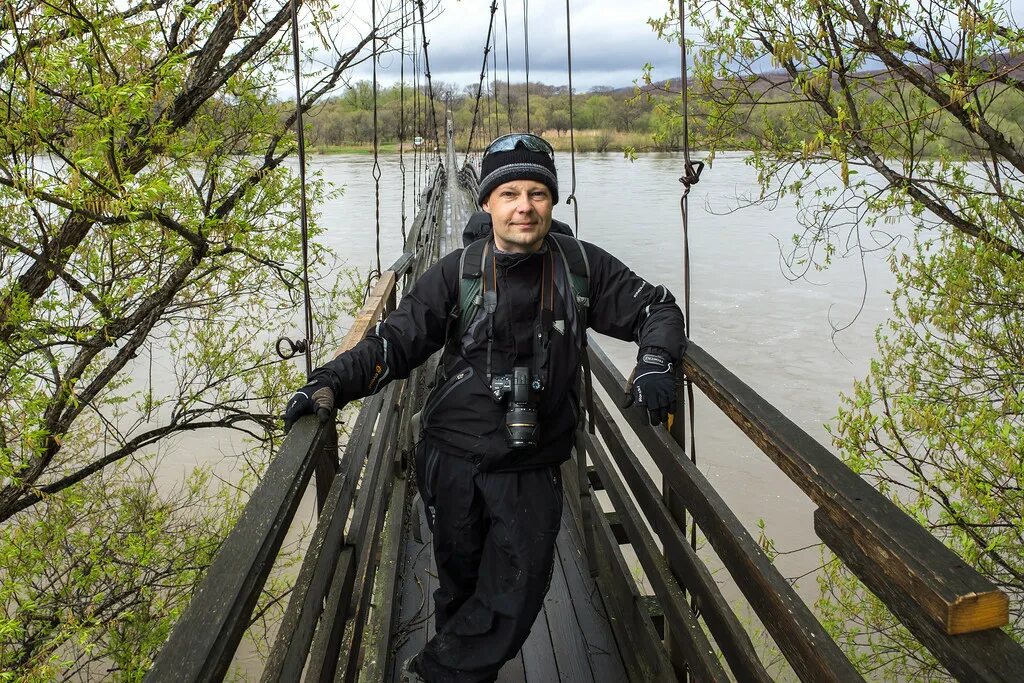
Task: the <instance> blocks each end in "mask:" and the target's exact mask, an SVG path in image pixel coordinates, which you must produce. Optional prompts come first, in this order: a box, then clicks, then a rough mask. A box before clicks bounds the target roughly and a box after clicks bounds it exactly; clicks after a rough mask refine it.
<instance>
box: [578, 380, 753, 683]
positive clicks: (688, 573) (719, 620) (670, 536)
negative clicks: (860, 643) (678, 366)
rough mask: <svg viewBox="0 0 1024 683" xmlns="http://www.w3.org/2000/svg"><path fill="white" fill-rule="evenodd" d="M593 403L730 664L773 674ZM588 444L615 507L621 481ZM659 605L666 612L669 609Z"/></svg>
mask: <svg viewBox="0 0 1024 683" xmlns="http://www.w3.org/2000/svg"><path fill="white" fill-rule="evenodd" d="M594 408H595V411H594V417H595V421H596V423H597V428H598V431H599V432H600V434H601V437H602V438H603V439H604V442H605V443H606V444H607V445H608V451H609V452H610V453H611V455H612V457H613V459H614V461H615V464H616V465H617V466H618V468H619V471H620V472H621V473H622V479H623V481H624V482H625V484H626V485H628V486H629V490H630V492H631V493H632V496H633V498H635V499H636V501H637V505H638V506H639V508H640V510H641V511H642V512H643V516H644V517H645V518H646V519H647V521H648V522H649V523H650V525H651V528H653V529H654V532H655V533H656V534H657V535H658V538H659V539H660V540H661V542H662V545H663V547H664V549H665V556H666V559H667V560H668V563H669V565H670V566H671V568H672V570H673V572H674V573H675V574H677V575H678V576H680V577H681V579H682V580H683V581H684V582H685V586H686V588H687V589H688V590H689V591H690V593H691V594H692V595H693V596H694V597H695V598H696V600H697V607H698V608H699V609H700V611H701V614H702V615H703V617H704V621H705V623H707V625H708V630H709V631H710V632H711V634H712V635H713V636H714V638H715V642H717V643H718V646H719V648H720V649H721V651H722V654H723V655H724V656H725V659H726V661H727V662H728V663H729V667H730V668H731V669H732V671H733V673H734V674H735V675H736V677H737V678H738V679H740V680H743V681H770V680H772V679H771V677H770V676H769V675H768V673H767V672H766V671H765V668H764V666H763V665H762V664H761V660H760V659H759V658H758V656H757V652H756V651H755V649H754V645H753V643H751V641H750V637H749V636H748V635H747V632H746V631H745V630H744V628H743V625H742V624H741V623H740V622H739V619H737V618H736V615H735V614H734V613H733V610H732V608H731V607H730V605H729V603H728V602H727V601H726V599H725V597H724V596H723V595H722V592H721V590H720V589H719V587H718V584H717V582H716V581H715V578H714V576H712V575H711V572H710V571H709V570H708V568H707V567H706V566H705V565H704V563H703V562H702V561H701V560H700V558H698V557H697V553H696V551H695V550H693V548H691V547H690V544H689V543H688V542H687V540H686V532H685V528H682V529H681V528H680V527H679V525H678V524H677V523H676V520H675V519H673V517H672V515H671V513H670V512H669V510H668V508H667V507H666V505H665V504H664V502H663V501H662V500H661V492H660V491H658V487H657V485H656V484H655V483H654V480H653V479H652V478H651V476H650V474H648V473H647V471H646V470H645V469H644V467H643V466H642V465H641V463H640V461H639V459H638V458H637V456H636V454H635V453H633V450H632V449H631V448H630V446H629V444H628V442H627V441H626V438H625V436H624V435H623V434H622V432H621V430H620V429H619V426H618V425H617V424H616V423H615V421H614V420H613V419H612V416H611V414H610V413H609V412H608V409H607V407H605V405H604V403H603V402H602V401H600V400H597V399H596V397H595V403H594ZM588 436H589V435H588ZM591 450H593V452H591V459H592V460H593V461H594V462H595V464H596V465H597V467H598V470H599V473H600V480H601V485H602V487H604V488H606V489H608V490H609V491H610V494H609V495H610V496H611V497H612V499H613V500H612V504H613V505H614V506H615V509H616V510H617V511H618V510H619V509H620V505H619V503H617V502H616V499H618V500H623V501H625V497H624V495H623V494H622V493H621V492H620V491H618V486H621V484H619V485H615V484H612V483H610V482H609V483H608V484H606V483H605V482H606V480H607V479H608V478H609V477H611V478H614V474H613V473H612V472H611V470H610V469H609V468H608V466H607V465H604V464H603V461H604V459H605V456H603V455H602V453H603V450H601V449H599V444H597V443H596V442H595V443H593V444H591V443H588V452H590V451H591ZM595 456H596V457H595ZM613 494H614V495H613ZM634 526H635V525H634ZM638 531H641V532H642V531H643V530H642V529H638ZM679 607H680V608H682V609H684V610H688V609H689V608H688V606H687V605H686V600H685V599H683V600H681V601H680V604H679ZM664 609H665V611H666V613H667V612H668V609H667V608H664Z"/></svg>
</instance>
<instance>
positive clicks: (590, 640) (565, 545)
mask: <svg viewBox="0 0 1024 683" xmlns="http://www.w3.org/2000/svg"><path fill="white" fill-rule="evenodd" d="M560 539H561V540H560V542H559V544H558V547H557V558H558V559H557V561H558V562H560V563H561V565H562V571H563V573H564V574H565V582H566V584H567V585H568V587H569V595H571V596H572V608H573V611H574V612H575V613H576V620H577V622H578V623H579V625H580V634H581V635H582V636H583V640H584V642H585V643H586V645H587V654H588V655H589V657H590V670H591V671H592V672H593V673H594V681H595V682H597V681H600V682H601V683H622V682H623V681H627V680H629V679H628V677H627V675H626V669H625V667H624V666H623V664H622V655H621V654H620V653H619V646H618V644H617V643H616V642H615V636H614V634H613V633H612V628H611V624H609V623H608V614H607V612H606V611H605V607H604V603H603V601H602V599H601V592H600V591H599V590H598V587H597V584H596V583H595V582H594V580H593V579H592V578H590V574H589V573H588V571H589V570H588V568H587V566H586V560H585V559H584V557H583V549H582V542H581V540H580V537H579V535H578V533H577V531H576V528H575V525H574V524H573V521H572V513H571V512H570V511H569V510H568V509H566V510H565V511H564V512H563V514H562V532H561V536H560ZM537 680H553V679H548V678H540V679H537Z"/></svg>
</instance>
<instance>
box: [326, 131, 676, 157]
mask: <svg viewBox="0 0 1024 683" xmlns="http://www.w3.org/2000/svg"><path fill="white" fill-rule="evenodd" d="M540 135H541V137H543V138H544V139H545V140H547V141H548V142H549V143H551V146H552V147H554V148H555V151H557V152H568V151H569V147H570V137H569V133H568V132H565V131H562V132H561V133H560V132H558V131H555V130H548V131H544V132H543V133H541V134H540ZM574 137H575V143H576V151H577V152H621V151H622V150H624V149H626V148H627V147H629V148H633V149H635V150H636V151H637V152H656V151H667V150H665V149H663V148H658V147H657V146H655V144H654V140H653V139H652V138H651V134H650V133H624V132H620V131H615V130H578V131H576V132H575V133H574ZM488 142H490V138H489V137H488V138H487V139H486V140H483V139H480V138H477V139H475V140H474V144H473V151H475V152H482V151H483V150H484V147H486V145H487V143H488ZM455 148H456V149H457V150H460V151H464V150H465V149H466V138H465V136H462V137H461V138H460V137H459V136H456V138H455ZM312 149H313V152H314V153H315V154H373V144H372V143H368V142H367V143H359V142H356V143H349V144H342V145H313V146H312ZM404 149H405V152H406V153H411V152H412V149H413V147H412V144H411V143H408V142H407V143H406V144H405V146H404ZM380 153H381V154H396V153H398V143H397V142H385V143H381V144H380Z"/></svg>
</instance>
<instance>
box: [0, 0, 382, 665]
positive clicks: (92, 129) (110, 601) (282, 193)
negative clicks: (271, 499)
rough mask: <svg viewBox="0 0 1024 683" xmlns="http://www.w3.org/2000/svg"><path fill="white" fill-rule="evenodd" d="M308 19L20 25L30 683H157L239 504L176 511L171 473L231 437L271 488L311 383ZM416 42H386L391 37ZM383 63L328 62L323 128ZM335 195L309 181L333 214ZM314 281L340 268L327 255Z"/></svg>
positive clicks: (321, 33)
mask: <svg viewBox="0 0 1024 683" xmlns="http://www.w3.org/2000/svg"><path fill="white" fill-rule="evenodd" d="M289 7H290V6H289V3H288V2H287V1H279V2H272V3H259V4H257V3H252V2H247V1H243V2H233V3H226V4H225V3H219V2H209V1H207V0H198V1H197V0H157V1H156V2H146V3H139V4H132V3H124V2H114V1H113V0H96V1H95V2H92V3H87V4H84V5H83V4H79V3H62V4H60V5H59V6H57V5H53V4H51V3H46V2H40V1H39V0H16V1H15V2H11V3H7V4H6V5H5V8H4V13H3V15H2V17H0V35H2V36H3V38H0V91H2V95H3V98H2V99H3V105H2V112H0V117H2V123H0V130H2V133H0V206H2V207H3V216H4V219H3V221H4V230H3V232H2V234H0V248H2V251H0V523H2V524H3V535H2V539H0V561H3V563H4V564H3V565H2V566H0V574H2V575H3V576H4V580H3V589H2V590H0V602H2V604H3V606H4V610H5V611H4V613H3V620H2V621H0V670H3V671H5V672H10V673H11V675H15V676H19V677H21V676H24V677H28V678H32V677H35V678H46V679H49V678H55V677H61V676H68V677H70V676H75V675H80V674H81V673H82V672H83V671H88V668H89V667H90V666H93V665H94V664H95V663H96V662H98V661H103V662H106V663H108V664H110V663H111V662H113V664H112V666H113V667H114V669H112V670H116V671H118V672H119V673H118V675H123V676H125V677H133V676H135V675H137V671H138V668H139V667H144V666H145V662H146V661H148V658H149V657H151V656H152V653H153V651H154V648H155V647H157V646H158V645H159V642H160V640H161V639H160V637H159V636H160V634H162V633H165V632H166V629H167V628H168V625H169V623H170V622H171V621H173V618H174V616H175V615H176V614H177V612H178V611H179V610H180V609H181V607H182V604H183V601H184V600H186V599H187V597H188V595H189V594H190V593H191V590H192V588H193V586H194V581H195V580H196V578H197V577H198V576H200V575H201V574H202V570H203V568H204V566H205V563H206V562H208V560H209V557H210V555H211V553H212V549H213V548H215V547H216V545H217V543H219V540H220V538H221V537H222V534H223V531H224V529H225V528H226V527H225V524H226V523H228V522H229V521H230V520H231V519H233V515H234V514H236V513H237V511H238V506H239V505H240V501H241V499H240V498H235V497H232V496H219V495H217V496H215V495H214V493H213V492H207V491H206V487H205V480H204V477H208V476H209V474H208V473H207V474H205V475H203V474H200V475H197V476H198V477H199V479H198V482H199V483H198V484H194V485H191V484H190V485H189V486H186V487H185V488H184V489H183V490H182V491H179V492H178V493H173V492H168V491H166V490H163V491H161V490H155V489H154V488H153V486H154V484H153V482H154V481H155V475H154V474H153V473H152V472H151V471H150V470H149V469H148V468H152V467H154V466H155V465H154V461H153V452H154V449H155V448H156V446H158V445H159V444H162V443H164V442H165V441H166V440H167V439H168V438H169V437H172V436H174V435H175V434H180V433H183V432H186V431H195V430H207V431H209V430H231V431H233V432H234V433H235V434H236V435H237V436H238V440H239V441H242V440H243V439H246V440H248V443H247V445H246V446H245V447H244V451H243V452H242V453H240V454H239V455H248V456H249V457H250V458H251V462H249V463H248V464H247V465H246V466H245V467H243V468H242V469H243V472H244V471H245V470H250V471H251V472H252V473H255V474H258V473H259V472H260V471H261V469H262V466H263V464H265V462H266V459H267V457H269V455H270V453H272V451H273V445H274V443H275V439H278V438H279V424H278V421H277V420H276V416H277V415H279V414H280V410H281V407H282V402H283V394H284V393H285V392H286V391H287V389H288V388H289V387H293V386H295V385H296V384H298V383H300V382H298V380H299V379H300V375H299V374H298V373H297V371H296V370H294V369H292V366H291V365H288V364H283V363H281V362H279V361H277V360H276V359H275V358H271V354H270V353H269V351H270V349H272V341H273V340H272V338H269V337H268V336H267V332H268V327H270V328H273V327H277V328H279V329H286V328H288V327H289V326H290V324H291V323H290V320H291V317H292V316H293V315H294V314H296V312H297V308H298V306H297V304H298V301H299V299H298V293H299V292H300V291H301V287H300V284H299V269H298V267H297V265H296V264H297V260H298V254H299V230H298V224H299V221H298V217H297V209H296V206H297V192H298V181H297V178H296V176H295V174H294V173H293V172H291V171H290V170H288V169H287V168H286V167H285V165H284V164H283V162H284V161H285V159H286V158H287V157H288V156H289V155H291V154H293V153H294V151H295V146H294V140H293V137H292V135H291V133H290V128H291V127H292V125H293V122H294V112H290V113H288V114H286V115H283V116H282V107H281V106H280V105H279V104H278V103H277V102H276V101H275V98H276V92H277V91H276V88H277V84H278V83H279V82H282V81H285V82H286V78H287V76H288V68H289V65H290V49H289V46H288V43H287V34H288V32H287V31H286V30H285V28H286V27H287V25H288V21H289V17H290V13H289ZM308 14H309V16H308V17H306V18H307V19H308V20H309V21H310V22H311V26H312V30H314V31H315V32H316V35H317V36H318V37H320V38H322V39H323V41H322V42H323V44H324V45H332V46H340V45H342V44H343V41H342V40H341V39H340V37H339V36H338V35H336V34H337V32H338V30H339V27H338V26H336V25H334V24H332V23H331V22H330V19H329V13H325V12H323V11H322V10H321V8H320V7H319V6H317V7H314V8H312V11H311V12H309V13H308ZM398 28H399V27H398V26H397V25H395V22H394V17H393V16H388V17H385V18H384V19H383V20H382V23H381V24H380V25H379V26H377V27H375V28H374V29H373V30H376V31H377V33H378V34H379V35H380V36H381V37H382V38H387V37H388V36H391V35H394V34H395V32H396V31H397V30H398ZM370 38H371V33H370V29H368V30H367V33H366V35H363V36H361V37H357V38H356V40H355V41H354V42H353V41H352V40H351V39H349V40H347V41H344V44H345V48H344V49H341V48H337V49H335V48H333V47H332V48H331V50H328V51H325V53H324V54H322V55H318V60H317V62H315V63H318V64H320V65H326V66H320V67H318V70H317V71H315V72H311V73H307V74H305V83H306V84H307V86H308V89H307V90H306V91H305V93H304V95H303V98H302V103H303V106H304V107H306V108H308V107H310V106H312V105H313V104H315V103H317V102H318V101H319V100H321V99H322V98H324V97H325V96H326V95H327V94H329V93H330V92H331V90H332V89H333V88H334V87H335V86H336V85H337V83H338V82H339V80H340V79H341V77H342V74H343V73H344V72H345V70H346V69H348V68H349V67H350V66H352V65H354V64H356V63H358V62H360V61H362V60H364V59H366V58H367V57H368V50H367V45H368V43H369V42H370ZM326 191H327V188H325V187H324V185H323V183H322V182H320V181H318V180H316V179H314V182H313V183H312V186H311V193H312V200H314V201H315V200H316V199H317V198H319V197H322V196H323V195H324V193H325V192H326ZM316 233H317V228H316V225H315V223H314V225H313V234H314V235H315V234H316ZM312 255H313V259H314V265H315V266H316V265H317V264H319V266H320V267H321V268H323V269H324V270H325V271H327V270H329V269H330V268H333V266H334V264H333V255H332V254H330V253H329V252H327V251H326V250H324V249H322V248H320V247H318V246H317V245H316V244H313V245H312ZM342 289H343V288H342V287H341V286H340V284H339V281H338V280H336V279H335V278H334V277H333V276H330V277H327V276H325V277H322V278H321V279H318V280H316V281H315V282H314V291H315V293H317V294H319V295H320V296H321V297H322V298H321V299H320V300H319V302H318V303H319V305H320V306H323V309H321V312H320V319H321V320H320V322H321V324H323V325H330V324H331V323H332V322H334V321H335V320H336V319H337V316H338V315H339V314H340V313H341V312H342V306H341V305H340V304H339V302H340V301H341V300H342V298H343V291H342ZM268 321H269V325H268ZM321 329H323V328H321ZM318 341H323V340H318ZM318 348H325V347H323V346H318ZM154 356H155V357H157V358H163V359H165V361H166V365H167V366H168V367H170V368H173V371H172V372H171V373H170V374H171V377H170V379H169V380H164V383H163V384H162V385H157V384H155V383H153V382H152V381H150V380H148V379H147V376H146V371H145V368H146V364H147V362H150V361H149V359H152V358H153V357H154ZM239 462H240V463H243V464H245V463H246V461H245V460H244V459H242V458H240V459H239ZM245 481H246V478H245V477H242V482H241V484H237V483H236V485H244V482H245ZM195 486H198V487H199V488H198V489H197V488H195ZM208 494H209V497H207V495H208ZM133 510H134V511H135V512H137V513H138V514H131V512H132V511H133ZM29 539H32V540H31V541H29ZM26 548H33V549H34V551H35V552H25V549H26ZM133 567H134V568H135V569H136V570H137V571H134V570H132V571H130V570H129V568H133ZM140 596H145V597H146V598H147V600H146V601H142V602H140V599H139V598H140ZM143 602H144V603H145V604H143Z"/></svg>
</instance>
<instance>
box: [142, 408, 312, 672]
mask: <svg viewBox="0 0 1024 683" xmlns="http://www.w3.org/2000/svg"><path fill="white" fill-rule="evenodd" d="M325 432H326V429H325V428H324V426H323V425H321V424H320V422H319V421H318V420H317V419H316V418H315V417H313V416H308V417H305V418H303V419H301V420H299V421H298V422H297V423H296V424H295V426H293V427H292V429H291V431H290V432H289V433H288V435H287V436H286V437H285V439H284V443H283V444H282V445H281V450H280V451H278V453H277V456H276V457H275V458H274V459H273V461H271V463H270V466H269V467H268V468H267V472H266V474H265V475H264V476H263V479H262V480H261V481H260V483H259V484H258V485H257V486H256V489H255V490H254V491H253V494H252V497H251V498H250V500H249V503H248V504H247V505H246V506H245V509H244V510H243V511H242V515H241V517H240V518H239V520H238V523H237V524H236V525H235V527H234V528H233V529H232V530H231V532H230V533H229V534H228V537H227V538H226V539H225V541H224V544H223V545H222V546H221V548H220V550H218V551H217V555H216V556H215V557H214V558H213V563H212V564H211V566H210V569H209V570H208V571H207V572H206V577H205V578H204V579H203V582H202V584H201V585H200V587H199V589H198V591H197V592H196V595H195V597H194V598H193V599H192V601H191V602H190V603H189V605H188V607H187V608H186V609H185V613H184V614H183V615H182V616H181V618H180V619H179V620H178V623H177V624H176V625H175V627H174V629H173V630H172V631H171V635H170V637H169V638H168V640H167V642H166V643H165V644H164V646H163V647H162V648H161V650H160V652H159V654H158V655H157V658H156V661H155V662H154V664H153V668H152V669H150V671H149V672H148V673H147V675H146V680H148V681H180V680H190V681H206V680H220V679H222V678H223V677H224V675H225V673H226V672H227V669H228V666H229V665H230V664H231V660H232V659H233V657H234V653H235V650H236V649H237V648H238V643H239V641H240V640H241V638H242V634H243V633H244V632H245V630H246V628H248V625H249V618H250V615H251V614H252V610H253V608H254V607H255V605H256V600H257V598H258V597H259V594H260V591H261V590H262V588H263V584H264V583H265V582H266V580H267V575H268V574H269V573H270V570H271V567H272V566H273V564H274V558H275V557H277V553H278V551H279V550H280V548H281V543H282V541H283V540H284V537H285V534H287V533H288V527H289V526H290V524H291V520H292V518H293V517H294V515H295V510H296V508H298V505H299V501H300V500H301V499H302V495H303V493H304V492H305V490H306V486H307V484H308V483H309V480H310V477H311V476H312V474H313V469H314V467H315V461H316V455H317V453H318V452H319V449H320V446H321V444H322V442H323V438H324V434H325Z"/></svg>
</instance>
